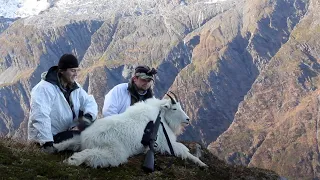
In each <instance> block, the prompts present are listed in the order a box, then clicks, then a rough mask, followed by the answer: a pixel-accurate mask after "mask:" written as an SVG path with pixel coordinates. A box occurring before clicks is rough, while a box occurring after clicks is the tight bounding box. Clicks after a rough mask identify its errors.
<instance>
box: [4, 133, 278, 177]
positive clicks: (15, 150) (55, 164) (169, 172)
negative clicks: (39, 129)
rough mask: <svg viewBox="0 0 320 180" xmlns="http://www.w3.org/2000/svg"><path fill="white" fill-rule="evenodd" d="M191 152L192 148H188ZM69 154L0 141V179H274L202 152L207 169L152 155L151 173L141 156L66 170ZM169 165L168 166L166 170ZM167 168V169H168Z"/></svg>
mask: <svg viewBox="0 0 320 180" xmlns="http://www.w3.org/2000/svg"><path fill="white" fill-rule="evenodd" d="M188 145H189V147H190V148H191V152H192V150H193V148H192V147H195V146H194V143H193V144H191V143H190V144H188ZM70 155H71V153H70V152H69V153H68V152H66V153H59V154H54V155H49V154H45V153H43V152H41V151H40V150H39V149H38V148H37V147H36V146H35V145H30V144H29V145H28V144H24V143H19V142H15V141H13V140H11V139H1V140H0V174H1V179H211V180H214V179H221V180H226V179H278V178H279V177H278V175H276V174H275V173H274V172H272V171H268V170H262V169H257V168H247V167H241V166H230V165H227V164H226V163H224V162H223V161H221V160H219V159H218V158H217V157H215V156H213V155H212V154H210V153H209V152H208V151H206V150H205V151H204V152H203V156H202V158H201V159H202V160H203V161H204V162H205V163H207V164H208V165H209V168H207V169H201V168H199V167H198V166H197V165H195V164H193V163H192V162H189V161H185V160H181V159H180V158H176V157H171V156H163V155H159V154H157V155H156V157H155V158H156V164H155V169H156V171H155V172H154V173H149V174H147V173H145V172H143V170H142V169H141V165H142V162H143V160H144V155H138V156H135V157H132V158H130V159H129V161H128V163H127V164H124V165H121V166H119V167H113V168H101V169H92V168H89V167H86V166H84V165H83V166H80V167H76V166H68V165H66V164H63V163H62V161H63V160H64V159H66V158H67V157H69V156H70ZM171 163H172V165H171V166H169V165H170V164H171ZM168 166H169V167H168Z"/></svg>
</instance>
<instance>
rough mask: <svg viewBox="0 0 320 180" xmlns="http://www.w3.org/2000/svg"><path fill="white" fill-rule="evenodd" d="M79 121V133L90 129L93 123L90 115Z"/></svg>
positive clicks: (80, 118) (82, 117)
mask: <svg viewBox="0 0 320 180" xmlns="http://www.w3.org/2000/svg"><path fill="white" fill-rule="evenodd" d="M78 120H79V124H78V126H77V127H78V129H79V131H83V130H85V129H86V128H87V127H89V126H90V125H91V124H92V123H93V119H92V116H91V115H90V114H88V113H87V114H85V115H83V116H81V117H79V119H78Z"/></svg>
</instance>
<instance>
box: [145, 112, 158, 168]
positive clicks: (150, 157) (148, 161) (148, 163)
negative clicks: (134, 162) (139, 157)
mask: <svg viewBox="0 0 320 180" xmlns="http://www.w3.org/2000/svg"><path fill="white" fill-rule="evenodd" d="M160 114H161V111H160V112H159V114H158V116H157V119H156V122H155V123H154V128H153V132H152V135H151V138H150V144H149V150H148V152H147V155H146V157H145V159H144V163H143V166H142V168H143V170H144V171H145V172H153V171H154V153H155V150H154V146H155V143H156V140H157V135H158V130H159V126H160V121H161V117H160Z"/></svg>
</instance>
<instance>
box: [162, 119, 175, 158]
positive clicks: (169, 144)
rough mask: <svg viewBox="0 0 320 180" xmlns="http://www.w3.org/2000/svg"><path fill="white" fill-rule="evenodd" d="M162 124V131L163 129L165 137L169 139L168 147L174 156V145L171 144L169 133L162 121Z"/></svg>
mask: <svg viewBox="0 0 320 180" xmlns="http://www.w3.org/2000/svg"><path fill="white" fill-rule="evenodd" d="M160 123H161V125H162V129H163V132H164V135H165V137H166V139H167V142H168V146H169V149H170V153H171V155H172V156H174V151H173V147H172V144H171V142H170V139H169V136H168V133H167V131H166V129H165V128H164V125H163V123H162V122H161V121H160Z"/></svg>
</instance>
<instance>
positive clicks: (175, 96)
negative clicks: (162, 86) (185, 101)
mask: <svg viewBox="0 0 320 180" xmlns="http://www.w3.org/2000/svg"><path fill="white" fill-rule="evenodd" d="M169 93H171V94H172V95H173V96H174V98H175V99H176V101H178V97H177V95H176V94H175V93H173V92H172V91H169ZM178 102H179V101H178Z"/></svg>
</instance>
